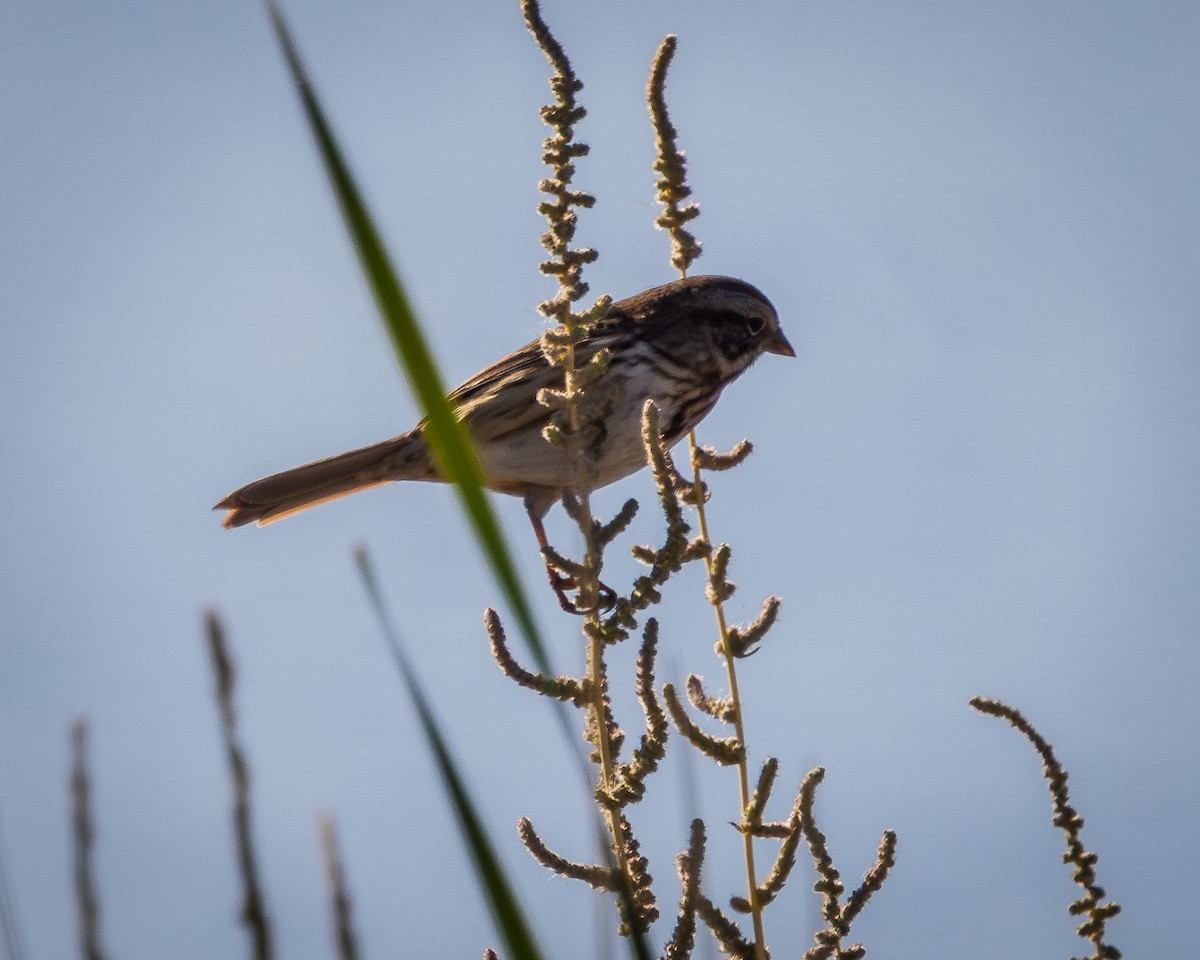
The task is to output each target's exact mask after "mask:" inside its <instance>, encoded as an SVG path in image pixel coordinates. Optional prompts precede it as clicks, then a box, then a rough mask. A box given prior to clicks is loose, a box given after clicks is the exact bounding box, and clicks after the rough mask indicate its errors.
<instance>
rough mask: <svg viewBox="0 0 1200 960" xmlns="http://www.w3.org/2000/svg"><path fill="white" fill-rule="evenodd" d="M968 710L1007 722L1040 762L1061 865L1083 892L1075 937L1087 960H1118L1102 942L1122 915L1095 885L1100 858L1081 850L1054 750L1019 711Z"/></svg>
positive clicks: (986, 706)
mask: <svg viewBox="0 0 1200 960" xmlns="http://www.w3.org/2000/svg"><path fill="white" fill-rule="evenodd" d="M971 706H972V707H974V708H975V709H976V710H978V711H979V712H980V713H986V714H988V715H990V716H993V717H1000V718H1001V719H1002V720H1007V721H1008V722H1009V723H1010V724H1012V726H1013V727H1015V728H1016V729H1017V730H1018V731H1019V732H1020V733H1021V735H1022V736H1024V737H1025V739H1026V740H1028V741H1029V742H1030V743H1031V744H1033V748H1034V749H1035V750H1037V752H1038V755H1039V756H1040V757H1041V758H1042V776H1044V777H1045V778H1046V783H1047V785H1048V786H1049V787H1050V800H1051V803H1052V804H1053V808H1054V825H1055V826H1056V827H1058V828H1060V829H1061V830H1062V832H1063V834H1064V835H1065V837H1066V840H1067V851H1066V853H1064V854H1063V863H1067V864H1070V865H1071V867H1072V870H1071V879H1072V880H1074V881H1075V883H1076V884H1077V885H1078V886H1079V887H1081V888H1082V889H1083V896H1082V897H1080V898H1079V899H1078V900H1076V901H1074V902H1073V903H1072V904H1071V905H1070V906H1069V907H1068V908H1067V910H1068V912H1069V913H1070V914H1071V915H1072V916H1079V915H1081V914H1086V915H1087V919H1086V920H1085V921H1084V922H1083V923H1081V924H1080V925H1079V926H1078V927H1076V933H1078V934H1079V936H1080V937H1082V938H1083V939H1084V940H1087V941H1089V942H1090V943H1091V944H1092V947H1093V952H1092V955H1091V957H1090V958H1088V960H1119V958H1120V956H1121V951H1120V950H1118V949H1117V948H1116V947H1114V946H1112V945H1111V944H1107V943H1105V942H1104V934H1105V927H1106V925H1107V923H1108V921H1109V920H1111V919H1112V918H1113V917H1115V916H1116V915H1117V914H1118V913H1120V912H1121V907H1120V905H1119V904H1117V903H1114V902H1112V901H1111V900H1110V901H1108V902H1107V903H1106V902H1105V901H1104V896H1105V894H1104V888H1103V887H1101V886H1100V885H1099V884H1097V883H1096V863H1097V861H1098V860H1099V857H1098V856H1097V855H1096V854H1094V853H1091V852H1090V851H1088V850H1086V849H1084V846H1083V841H1082V840H1081V839H1080V832H1081V831H1082V830H1083V817H1081V816H1080V815H1079V812H1078V811H1077V810H1076V809H1075V808H1074V807H1073V806H1071V797H1070V794H1069V793H1068V791H1067V779H1068V777H1067V771H1066V770H1064V769H1063V766H1062V764H1061V763H1059V762H1058V759H1057V758H1056V757H1055V756H1054V748H1053V747H1052V746H1051V745H1050V743H1049V742H1048V741H1047V740H1046V739H1045V738H1044V737H1043V736H1042V735H1041V734H1040V733H1038V732H1037V730H1036V729H1035V728H1034V726H1033V724H1032V723H1030V722H1029V721H1028V720H1027V719H1025V716H1024V715H1023V714H1022V713H1021V711H1019V710H1017V709H1016V708H1015V707H1010V706H1009V705H1008V704H1006V703H1001V702H1000V701H999V700H991V699H989V698H987V697H975V698H974V699H973V700H971Z"/></svg>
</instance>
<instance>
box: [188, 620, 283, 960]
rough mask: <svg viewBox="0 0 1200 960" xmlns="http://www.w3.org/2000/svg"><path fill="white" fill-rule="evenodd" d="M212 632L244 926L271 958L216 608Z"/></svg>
mask: <svg viewBox="0 0 1200 960" xmlns="http://www.w3.org/2000/svg"><path fill="white" fill-rule="evenodd" d="M204 623H205V627H206V628H207V631H208V649H209V655H210V658H211V660H212V667H213V676H214V678H215V680H216V696H217V708H218V709H219V711H220V714H221V734H222V737H223V738H224V741H225V761H226V763H227V764H228V766H229V779H230V781H231V783H232V784H233V833H234V840H235V843H236V846H237V856H238V870H239V872H240V873H241V877H242V910H241V921H242V926H244V927H245V928H246V931H247V933H248V934H249V936H250V942H251V949H252V951H253V956H254V958H255V960H271V957H272V956H273V954H274V951H273V948H272V938H271V921H270V917H269V916H268V915H267V906H266V901H265V899H264V897H263V892H262V885H261V883H260V882H259V869H258V856H257V854H256V852H255V848H254V837H253V830H252V826H251V812H250V767H249V765H248V764H247V763H246V755H245V753H244V752H243V751H242V746H241V743H239V741H238V733H237V711H236V710H235V708H234V703H233V688H234V677H235V674H234V669H233V661H232V660H231V659H230V657H229V649H228V646H227V645H226V642H225V628H224V627H223V626H222V625H221V620H220V618H219V617H218V616H217V612H216V611H215V610H209V611H208V613H207V614H205V618H204Z"/></svg>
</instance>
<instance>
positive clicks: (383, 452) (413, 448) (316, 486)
mask: <svg viewBox="0 0 1200 960" xmlns="http://www.w3.org/2000/svg"><path fill="white" fill-rule="evenodd" d="M437 479H439V477H438V476H437V473H436V471H434V469H433V467H432V465H431V463H430V459H429V456H428V453H427V449H426V447H425V440H424V438H423V437H422V436H421V435H420V434H419V433H416V432H415V431H414V432H413V433H406V434H404V436H401V437H395V438H393V439H391V440H384V441H383V442H382V443H376V444H372V445H371V446H369V447H362V448H361V449H359V450H351V451H350V452H349V453H342V454H338V455H337V456H336V457H327V458H326V459H324V460H317V461H315V462H313V463H306V464H305V465H304V466H302V467H294V468H293V469H291V470H284V471H283V472H282V473H276V474H272V475H271V476H269V477H264V478H263V479H261V480H255V481H254V482H253V483H248V484H246V485H245V486H244V487H239V488H238V489H237V490H234V491H233V493H231V494H229V496H227V497H226V498H225V499H224V500H222V501H221V502H220V503H218V504H217V505H216V506H215V507H213V509H214V510H228V511H229V513H228V514H227V515H226V516H225V518H224V519H223V520H222V521H221V522H222V524H223V525H224V526H226V527H230V528H232V527H241V526H244V525H245V524H247V523H257V524H258V525H259V526H260V527H261V526H263V525H264V524H268V523H274V522H275V521H276V520H282V519H283V518H284V517H289V516H291V515H292V514H293V513H299V512H300V511H301V510H307V509H308V508H309V507H315V506H317V504H320V503H326V502H328V501H330V500H336V499H338V498H339V497H345V496H348V495H349V494H351V493H357V492H358V491H359V490H367V489H370V488H371V487H377V486H379V485H380V484H383V483H389V482H390V481H392V480H437Z"/></svg>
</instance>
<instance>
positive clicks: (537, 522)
mask: <svg viewBox="0 0 1200 960" xmlns="http://www.w3.org/2000/svg"><path fill="white" fill-rule="evenodd" d="M525 512H526V513H527V514H529V522H530V523H532V524H533V535H534V536H535V537H537V542H538V548H539V549H540V550H541V551H542V558H543V560H545V563H546V576H547V577H549V578H550V589H551V590H553V591H554V595H555V596H556V597H558V605H559V606H560V607H562V608H563V609H564V610H565V611H566V612H567V613H573V614H575V615H576V616H582V615H583V614H584V613H586V611H585V610H580V609H579V608H578V607H576V606H575V604H573V603H572V602H571V601H570V599H568V597H567V591H568V590H573V589H574V588H575V578H574V577H568V576H565V575H563V574H561V573H559V572H558V571H557V570H555V569H554V568H553V567H552V566H550V561H549V560H548V559H546V551H547V550H549V549H550V541H549V540H548V539H547V538H546V527H545V526H544V525H543V524H542V518H541V517H540V516H539V515H538V514H536V513H534V511H533V509H532V508H531V507H530V506H529V504H525Z"/></svg>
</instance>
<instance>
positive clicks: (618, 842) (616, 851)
mask: <svg viewBox="0 0 1200 960" xmlns="http://www.w3.org/2000/svg"><path fill="white" fill-rule="evenodd" d="M563 387H564V392H565V393H566V395H567V423H568V425H569V427H570V430H571V433H572V435H573V436H574V435H577V434H578V432H579V428H580V424H579V405H578V394H577V390H576V387H575V344H574V343H573V342H572V343H568V344H567V363H566V367H565V370H564V376H563ZM579 521H580V522H579V527H580V530H581V531H582V533H583V540H584V553H583V570H584V577H583V580H582V581H581V582H580V583H579V584H578V585H577V586H578V588H579V593H578V595H579V597H580V599H582V600H583V601H584V602H585V603H586V604H587V605H588V608H589V609H588V613H587V622H588V625H589V626H591V627H593V628H596V627H598V626H599V619H600V610H599V597H600V581H599V572H598V571H597V569H596V568H597V562H596V561H597V559H598V558H597V552H598V551H597V549H596V537H595V529H594V527H595V525H594V524H593V522H592V502H591V498H590V497H589V495H588V494H587V493H586V492H584V493H582V494H581V495H580V497H579ZM587 633H588V656H587V683H588V685H589V690H590V691H591V695H592V700H591V705H590V710H591V713H592V717H593V721H594V723H595V727H594V729H595V731H596V752H597V753H598V754H599V757H600V790H601V791H602V792H603V793H605V794H608V793H610V792H611V791H612V788H613V782H614V779H615V774H616V768H615V765H614V763H613V756H612V742H611V741H610V740H609V729H608V711H607V710H605V708H604V690H605V688H606V687H607V685H608V683H607V670H606V667H605V663H604V639H603V637H602V636H601V635H600V631H599V630H598V629H591V630H589V631H587ZM604 809H605V819H606V821H607V823H608V831H609V833H610V834H611V836H612V851H613V856H614V857H615V858H616V861H617V869H618V870H620V872H621V877H622V880H621V882H622V884H623V885H624V886H625V888H626V889H627V890H628V891H629V894H630V896H629V904H630V907H631V908H632V904H633V878H632V877H631V876H630V875H629V860H628V858H627V857H626V856H625V837H624V834H623V832H622V830H621V815H620V813H619V811H617V810H615V809H613V808H612V806H610V805H609V804H605V805H604ZM628 920H629V926H630V928H631V929H637V927H638V918H637V917H635V916H630V917H629V918H628Z"/></svg>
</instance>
